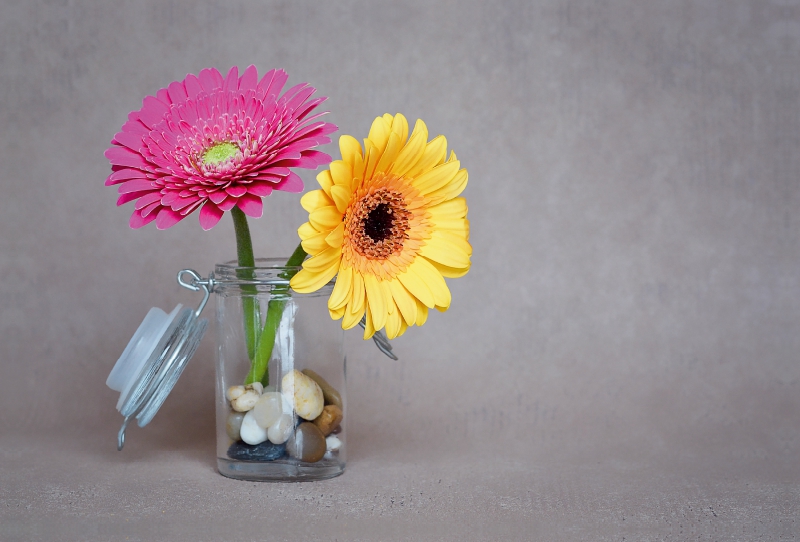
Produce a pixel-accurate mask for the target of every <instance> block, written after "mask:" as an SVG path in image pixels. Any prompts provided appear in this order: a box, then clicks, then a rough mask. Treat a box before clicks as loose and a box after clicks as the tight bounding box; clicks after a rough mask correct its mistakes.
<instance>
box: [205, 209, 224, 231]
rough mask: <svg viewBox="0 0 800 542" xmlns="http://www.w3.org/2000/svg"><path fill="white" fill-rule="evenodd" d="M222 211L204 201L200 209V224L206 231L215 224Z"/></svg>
mask: <svg viewBox="0 0 800 542" xmlns="http://www.w3.org/2000/svg"><path fill="white" fill-rule="evenodd" d="M223 214H224V213H223V212H222V210H221V209H220V208H219V207H217V206H216V205H214V204H212V203H211V202H206V204H205V205H203V207H202V208H201V209H200V226H201V227H202V228H203V229H204V230H206V231H208V230H210V229H211V228H213V227H214V226H216V225H217V223H218V222H219V220H220V219H221V218H222V215H223Z"/></svg>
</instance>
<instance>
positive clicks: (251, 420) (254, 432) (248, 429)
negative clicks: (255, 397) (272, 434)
mask: <svg viewBox="0 0 800 542" xmlns="http://www.w3.org/2000/svg"><path fill="white" fill-rule="evenodd" d="M239 436H240V437H241V439H242V440H243V441H245V442H246V443H247V444H261V443H262V442H264V441H265V440H267V430H266V429H264V428H263V427H261V426H259V425H258V424H257V423H256V419H255V416H253V411H252V410H250V411H248V412H247V414H245V415H244V418H243V419H242V427H241V428H240V429H239Z"/></svg>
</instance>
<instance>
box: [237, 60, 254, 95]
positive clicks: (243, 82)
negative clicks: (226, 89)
mask: <svg viewBox="0 0 800 542" xmlns="http://www.w3.org/2000/svg"><path fill="white" fill-rule="evenodd" d="M256 85H258V70H257V69H256V67H255V66H253V65H252V64H250V65H249V66H247V69H246V70H244V73H243V74H242V77H241V78H240V79H239V90H245V89H246V90H251V89H252V90H255V88H256Z"/></svg>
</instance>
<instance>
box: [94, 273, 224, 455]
mask: <svg viewBox="0 0 800 542" xmlns="http://www.w3.org/2000/svg"><path fill="white" fill-rule="evenodd" d="M186 271H187V270H184V271H181V273H179V274H178V282H179V283H180V284H181V285H183V286H185V287H188V288H190V289H193V290H199V289H200V288H201V287H202V288H203V290H205V297H204V299H203V302H202V303H201V304H200V307H199V308H198V309H197V310H194V309H191V308H183V305H180V304H179V305H178V306H176V307H175V308H174V309H173V310H172V312H170V313H169V314H167V313H166V312H165V311H163V310H161V309H160V308H158V307H153V308H151V309H150V311H148V313H147V315H146V316H145V318H144V320H142V323H141V324H140V325H139V327H138V329H137V330H136V333H134V334H133V337H131V340H130V341H129V342H128V345H127V346H126V347H125V350H123V352H122V355H121V356H120V357H119V359H118V360H117V362H116V363H115V364H114V368H113V369H111V373H110V374H109V375H108V379H107V380H106V385H107V386H108V387H109V388H111V389H112V390H115V391H118V392H120V395H119V400H118V401H117V410H118V411H119V412H120V414H122V415H123V416H124V417H125V420H124V421H123V422H122V427H121V428H120V430H119V434H118V435H117V450H122V447H123V446H124V445H125V430H126V429H127V427H128V423H129V422H130V420H131V419H133V418H136V422H137V424H138V425H139V427H144V426H145V425H147V424H148V423H150V420H152V419H153V417H154V416H155V415H156V413H157V412H158V409H159V408H161V405H162V404H164V401H165V400H166V398H167V396H168V395H169V393H170V392H171V391H172V388H173V387H174V386H175V383H176V382H177V381H178V378H180V376H181V373H183V370H184V368H185V367H186V364H187V363H188V361H189V359H191V357H192V356H193V355H194V353H195V351H196V350H197V347H198V346H199V344H200V341H201V340H202V338H203V335H204V334H205V332H206V329H207V328H208V320H206V319H205V318H199V316H200V312H201V311H202V310H203V308H204V307H205V304H206V302H207V301H208V296H209V293H210V290H209V288H208V285H207V284H203V283H202V282H200V281H199V276H197V274H196V273H194V272H191V273H190V274H192V275H193V278H194V277H196V278H197V279H198V281H193V282H192V283H189V284H191V286H189V285H187V283H185V282H184V281H183V280H182V278H181V274H183V273H185V272H186Z"/></svg>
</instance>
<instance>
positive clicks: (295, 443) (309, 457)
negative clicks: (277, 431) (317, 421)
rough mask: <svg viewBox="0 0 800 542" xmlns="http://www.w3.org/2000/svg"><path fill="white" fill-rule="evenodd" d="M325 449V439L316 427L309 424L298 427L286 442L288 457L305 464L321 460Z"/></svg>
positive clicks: (305, 423)
mask: <svg viewBox="0 0 800 542" xmlns="http://www.w3.org/2000/svg"><path fill="white" fill-rule="evenodd" d="M327 449H328V448H327V446H326V443H325V437H324V436H323V435H322V433H321V432H320V430H319V429H317V426H316V425H314V424H313V423H309V422H304V423H301V424H300V425H298V426H297V429H296V430H295V432H294V435H292V436H291V437H289V440H287V441H286V451H287V452H288V453H289V455H290V456H292V457H294V458H296V459H299V460H300V461H305V462H307V463H316V462H317V461H319V460H320V459H322V456H324V455H325V451H326V450H327Z"/></svg>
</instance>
